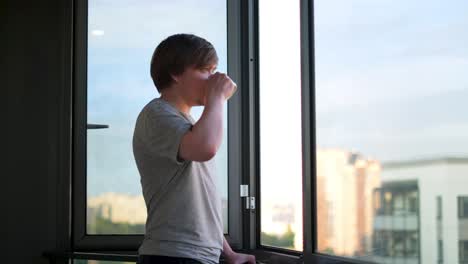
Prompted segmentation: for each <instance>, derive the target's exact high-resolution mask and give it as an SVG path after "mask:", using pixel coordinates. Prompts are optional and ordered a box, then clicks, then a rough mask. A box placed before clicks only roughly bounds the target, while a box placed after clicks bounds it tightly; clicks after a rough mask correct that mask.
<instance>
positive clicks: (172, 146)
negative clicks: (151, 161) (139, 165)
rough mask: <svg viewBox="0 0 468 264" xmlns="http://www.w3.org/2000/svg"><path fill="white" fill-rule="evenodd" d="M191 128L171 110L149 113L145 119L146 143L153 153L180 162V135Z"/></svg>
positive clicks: (181, 161) (189, 124) (188, 123)
mask: <svg viewBox="0 0 468 264" xmlns="http://www.w3.org/2000/svg"><path fill="white" fill-rule="evenodd" d="M191 128H192V124H191V123H190V122H189V121H188V120H186V119H185V118H183V117H181V116H179V115H177V114H175V113H171V112H163V113H157V114H154V113H151V114H149V115H147V117H146V120H145V134H146V140H145V141H146V143H147V144H148V145H147V146H148V148H149V150H150V152H151V153H152V154H154V155H157V156H160V157H165V158H168V159H169V160H170V161H172V162H174V163H177V164H182V163H183V160H181V159H180V158H179V157H178V154H179V146H180V143H181V141H182V137H183V136H184V135H185V133H187V132H188V131H189V130H190V129H191Z"/></svg>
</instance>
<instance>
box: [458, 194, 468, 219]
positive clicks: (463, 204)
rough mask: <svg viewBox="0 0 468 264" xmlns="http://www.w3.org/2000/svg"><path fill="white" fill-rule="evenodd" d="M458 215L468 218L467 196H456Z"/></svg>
mask: <svg viewBox="0 0 468 264" xmlns="http://www.w3.org/2000/svg"><path fill="white" fill-rule="evenodd" d="M458 217H459V218H468V197H458Z"/></svg>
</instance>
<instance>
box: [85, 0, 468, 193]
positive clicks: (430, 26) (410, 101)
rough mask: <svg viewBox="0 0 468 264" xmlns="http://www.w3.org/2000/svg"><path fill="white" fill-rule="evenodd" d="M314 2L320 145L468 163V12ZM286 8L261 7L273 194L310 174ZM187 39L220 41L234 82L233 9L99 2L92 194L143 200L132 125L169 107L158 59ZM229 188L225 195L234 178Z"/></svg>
mask: <svg viewBox="0 0 468 264" xmlns="http://www.w3.org/2000/svg"><path fill="white" fill-rule="evenodd" d="M314 2H315V7H314V9H315V59H316V62H315V78H316V79H315V81H316V90H315V94H316V109H315V110H316V120H317V123H316V125H317V128H316V129H317V145H318V147H322V148H340V149H343V150H350V151H356V152H359V153H361V154H362V155H364V156H366V157H369V158H373V159H377V160H379V161H381V162H385V161H398V160H408V159H415V158H425V157H438V156H468V153H467V152H468V122H467V121H468V116H467V115H466V114H465V113H468V104H466V103H465V102H467V101H468V49H467V48H466V47H468V34H466V28H468V17H467V16H466V13H467V10H468V2H466V1H462V0H450V1H443V2H442V1H433V0H429V1H421V0H415V1H402V0H398V1H395V0H393V1H390V0H353V1H349V0H326V1H325V0H317V1H314ZM285 3H286V2H284V1H273V0H268V1H267V0H263V1H260V14H261V16H260V29H259V31H260V93H261V117H262V119H261V122H262V123H261V128H262V130H261V131H262V133H264V134H262V135H263V136H262V142H263V143H262V153H264V156H263V161H262V164H264V165H262V168H263V170H262V177H263V180H264V181H265V186H268V188H267V189H270V190H280V189H281V188H284V183H285V181H284V177H285V176H288V175H289V174H293V175H296V176H294V177H296V178H297V175H300V173H301V171H300V169H298V168H299V166H298V164H300V155H301V153H300V141H299V140H298V139H299V137H300V112H298V111H300V108H299V107H300V97H298V96H300V75H299V73H300V53H299V51H300V46H299V43H300V42H299V35H298V34H299V31H298V25H299V23H298V21H299V16H298V15H299V14H298V5H297V3H292V2H288V4H285ZM180 32H184V33H194V34H197V35H200V36H202V37H204V38H206V39H208V40H209V41H210V42H212V43H213V44H214V46H215V48H216V49H217V51H218V55H219V57H220V63H219V67H218V68H219V70H220V71H223V72H226V61H227V58H226V47H227V43H226V36H227V35H226V34H227V32H226V3H225V2H224V1H218V0H212V1H208V0H206V1H174V0H173V1H162V0H160V1H154V0H153V1H149V0H148V1H142V0H139V1H128V0H117V1H103V0H98V1H90V5H89V35H88V41H89V43H88V45H89V46H88V123H98V124H109V125H110V128H109V129H103V130H91V131H88V195H97V194H100V193H103V192H107V191H112V192H123V193H130V194H141V186H140V182H139V175H138V172H137V170H136V166H135V164H134V160H133V154H132V152H131V135H132V133H133V126H134V123H135V119H136V116H137V114H138V112H139V111H140V110H141V108H142V107H143V106H144V105H145V104H146V103H147V102H149V101H150V100H151V99H152V98H154V97H158V95H157V93H156V89H155V87H154V85H153V83H152V80H151V78H150V75H149V61H150V59H151V55H152V53H153V51H154V49H155V47H156V46H157V44H158V43H159V42H160V41H161V40H162V39H164V38H165V37H167V36H169V35H171V34H174V33H180ZM240 89H242V87H240ZM200 112H201V109H200V108H198V109H196V110H195V111H194V113H193V115H194V116H195V117H197V116H199V114H200ZM224 142H225V141H224ZM222 151H223V153H224V154H221V153H220V154H218V156H219V157H217V159H218V167H219V171H220V175H225V174H223V171H224V172H225V171H226V166H227V165H226V162H225V153H226V146H225V145H223V149H222ZM285 153H289V154H288V155H285ZM268 164H274V165H271V166H269V165H268ZM288 168H289V170H288ZM291 168H295V169H294V171H293V172H290V171H291ZM288 172H290V173H288ZM286 174H287V175H286ZM268 177H269V178H268ZM292 182H295V183H291V185H290V186H292V187H290V188H291V189H293V190H296V189H299V188H300V187H298V185H297V183H298V181H297V180H295V181H292ZM220 186H224V187H223V188H221V192H222V193H223V195H224V196H225V195H226V192H227V189H226V187H227V183H226V178H225V176H224V177H223V176H220ZM271 193H272V194H271V195H280V193H281V192H278V191H276V192H275V191H272V192H271Z"/></svg>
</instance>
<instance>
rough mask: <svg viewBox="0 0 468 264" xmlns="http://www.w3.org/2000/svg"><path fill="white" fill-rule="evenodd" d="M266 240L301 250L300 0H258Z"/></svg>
mask: <svg viewBox="0 0 468 264" xmlns="http://www.w3.org/2000/svg"><path fill="white" fill-rule="evenodd" d="M258 13H259V14H258V15H259V29H258V30H259V88H258V89H259V112H260V113H259V119H260V120H259V121H260V123H259V129H260V175H259V176H260V186H261V190H260V193H261V215H260V218H261V241H260V242H261V244H262V245H265V246H273V247H281V248H286V249H293V250H297V251H301V250H302V151H301V148H302V144H301V143H302V142H301V131H302V128H301V64H300V56H301V55H300V34H299V33H300V24H299V22H300V20H299V18H300V9H299V1H293V2H288V3H286V2H284V1H270V0H262V1H259V7H258Z"/></svg>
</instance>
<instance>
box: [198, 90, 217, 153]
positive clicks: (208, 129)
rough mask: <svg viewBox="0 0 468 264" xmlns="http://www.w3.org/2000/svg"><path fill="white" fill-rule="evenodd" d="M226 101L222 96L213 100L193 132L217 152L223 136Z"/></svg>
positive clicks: (206, 107) (200, 140)
mask: <svg viewBox="0 0 468 264" xmlns="http://www.w3.org/2000/svg"><path fill="white" fill-rule="evenodd" d="M224 102H225V100H224V99H222V98H217V99H214V100H211V101H210V102H209V103H208V104H207V105H206V106H205V109H204V110H203V113H202V115H201V117H200V119H199V120H198V122H197V123H196V124H195V125H194V126H193V128H192V132H193V133H194V134H196V137H197V138H198V139H199V142H203V143H202V144H204V145H205V146H208V147H209V148H210V149H212V150H213V151H214V152H217V150H218V148H219V146H220V145H221V141H222V138H223V107H224Z"/></svg>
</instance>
